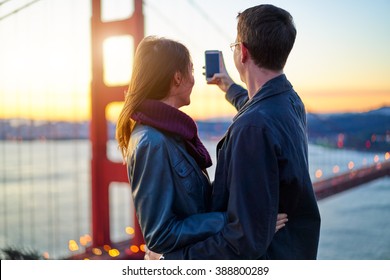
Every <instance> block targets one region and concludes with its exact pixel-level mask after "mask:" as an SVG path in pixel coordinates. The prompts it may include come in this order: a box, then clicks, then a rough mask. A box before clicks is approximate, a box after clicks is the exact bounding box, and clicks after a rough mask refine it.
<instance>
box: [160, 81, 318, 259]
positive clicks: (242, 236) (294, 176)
mask: <svg viewBox="0 0 390 280" xmlns="http://www.w3.org/2000/svg"><path fill="white" fill-rule="evenodd" d="M226 97H227V99H228V100H229V101H230V102H231V103H232V104H233V105H234V106H235V107H236V108H237V110H239V111H238V114H237V115H236V116H235V118H234V121H233V124H232V125H231V126H230V127H229V129H228V131H227V133H226V134H225V136H224V138H223V139H222V140H221V141H220V142H219V144H218V146H217V166H216V174H215V181H214V184H213V210H214V211H227V216H228V223H227V225H226V226H225V227H224V228H223V229H222V231H220V232H218V233H217V234H215V235H213V236H211V237H209V238H207V239H206V240H203V241H199V242H197V243H194V244H193V245H190V246H186V247H185V248H182V249H180V250H176V251H175V252H172V253H169V254H165V258H166V259H315V258H316V256H317V248H318V242H319V233H320V214H319V211H318V206H317V201H316V198H315V195H314V191H313V187H312V183H311V180H310V176H309V166H308V143H307V134H306V115H305V108H304V105H303V103H302V101H301V100H300V98H299V96H298V95H297V94H296V92H295V91H294V90H293V88H292V85H291V84H290V83H289V82H288V80H287V79H286V77H285V75H280V76H278V77H276V78H274V79H272V80H270V81H268V82H267V83H266V84H265V85H264V86H263V87H262V88H261V89H260V91H259V92H258V93H257V94H256V95H255V96H254V97H253V98H252V99H251V100H249V101H248V96H247V91H246V90H245V89H243V88H242V87H240V86H238V85H233V86H232V87H231V88H230V89H229V90H228V92H227V95H226ZM283 212H284V213H287V214H288V219H289V220H288V222H287V223H286V226H285V227H284V228H282V229H281V230H279V231H278V232H277V233H276V234H275V223H276V217H277V214H278V213H283Z"/></svg>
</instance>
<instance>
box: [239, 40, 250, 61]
mask: <svg viewBox="0 0 390 280" xmlns="http://www.w3.org/2000/svg"><path fill="white" fill-rule="evenodd" d="M248 57H249V52H248V48H247V47H246V46H245V45H244V44H243V43H241V63H245V62H246V61H247V60H248Z"/></svg>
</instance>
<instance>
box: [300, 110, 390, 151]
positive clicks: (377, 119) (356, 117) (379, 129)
mask: <svg viewBox="0 0 390 280" xmlns="http://www.w3.org/2000/svg"><path fill="white" fill-rule="evenodd" d="M307 125H308V134H309V140H310V142H312V143H315V144H320V145H326V146H330V147H339V148H342V147H343V148H350V149H357V150H373V151H390V107H382V108H380V109H377V110H372V111H368V112H363V113H344V114H307Z"/></svg>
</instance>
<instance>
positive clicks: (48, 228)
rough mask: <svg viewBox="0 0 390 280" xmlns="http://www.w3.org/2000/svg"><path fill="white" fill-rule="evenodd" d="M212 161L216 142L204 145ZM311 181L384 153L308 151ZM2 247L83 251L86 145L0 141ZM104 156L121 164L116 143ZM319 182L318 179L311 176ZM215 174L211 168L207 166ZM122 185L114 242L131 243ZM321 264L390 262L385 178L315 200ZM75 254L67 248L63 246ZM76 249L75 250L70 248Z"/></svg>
mask: <svg viewBox="0 0 390 280" xmlns="http://www.w3.org/2000/svg"><path fill="white" fill-rule="evenodd" d="M205 144H206V147H207V148H208V150H209V151H210V153H211V155H212V157H213V158H214V163H215V145H216V142H211V141H205ZM309 152H310V174H311V175H312V178H313V181H316V180H319V179H322V178H326V177H331V176H334V171H333V169H334V167H335V166H336V165H337V166H338V168H339V170H340V171H339V172H345V171H347V170H348V168H350V167H351V162H352V163H353V164H352V165H353V166H354V167H353V168H358V167H361V166H365V165H369V164H372V163H374V162H376V161H383V160H384V155H381V154H375V153H362V152H355V151H345V150H332V149H326V148H323V147H318V146H312V145H311V146H310V147H309ZM0 155H1V157H0V248H4V247H6V246H15V247H18V248H31V249H34V250H37V251H38V252H47V253H46V255H47V256H49V257H50V258H62V257H65V256H69V255H71V254H76V253H80V252H83V250H84V246H83V245H85V246H88V245H89V244H90V243H86V244H84V243H82V242H83V241H81V240H82V239H83V238H85V237H88V236H89V235H90V234H91V225H90V221H91V210H90V208H91V205H90V203H91V202H90V198H91V194H90V178H89V174H90V158H91V151H90V145H89V142H88V141H84V140H79V141H33V142H21V143H16V142H0ZM108 156H109V158H111V159H112V160H115V161H121V156H120V153H119V151H118V150H117V149H116V143H115V142H114V141H112V142H110V143H109V146H108ZM318 170H321V177H320V178H316V176H315V174H317V173H318V172H317V173H316V171H318ZM209 173H210V176H211V177H212V178H213V176H214V167H211V168H210V169H209ZM130 197H131V195H130V188H128V187H127V184H119V183H114V184H112V185H111V186H110V217H111V229H110V232H111V238H112V241H114V242H116V241H121V240H124V239H127V238H129V236H128V235H127V233H126V231H125V228H126V227H127V226H132V225H133V222H134V221H133V213H132V209H133V206H132V201H131V198H130ZM319 207H320V211H321V214H322V229H321V239H320V247H319V254H318V258H319V259H390V234H389V232H390V223H389V221H390V178H389V177H387V178H382V179H378V180H376V181H373V182H371V183H368V184H365V185H362V186H360V187H359V188H356V189H353V190H349V191H346V192H344V193H341V194H338V195H335V196H332V197H329V198H327V199H324V200H321V201H320V202H319ZM70 240H74V241H75V243H76V244H78V246H79V248H78V250H76V251H74V252H73V253H72V252H70V250H69V248H68V247H69V241H70ZM76 249H77V248H76Z"/></svg>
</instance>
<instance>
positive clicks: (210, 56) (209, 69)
mask: <svg viewBox="0 0 390 280" xmlns="http://www.w3.org/2000/svg"><path fill="white" fill-rule="evenodd" d="M205 60H206V67H205V70H206V73H205V74H206V80H207V81H209V80H211V78H212V77H213V76H214V74H215V73H220V69H219V67H220V65H221V64H220V61H219V60H220V51H217V50H207V51H205Z"/></svg>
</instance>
